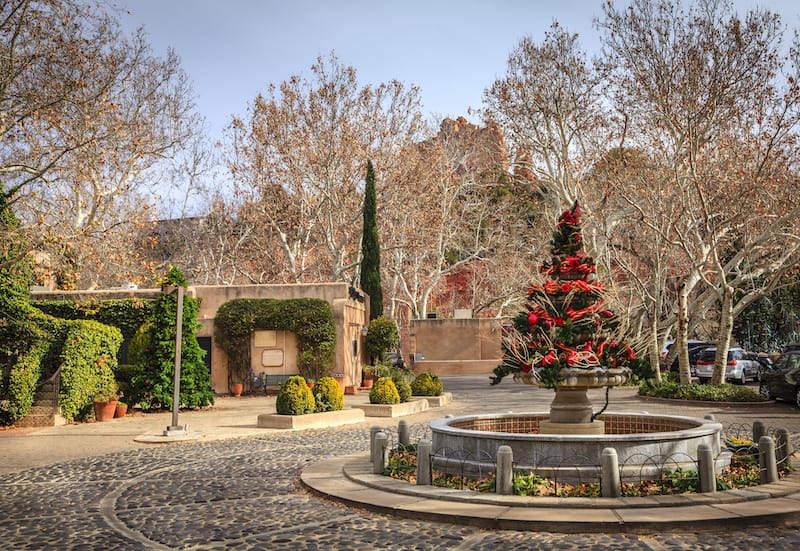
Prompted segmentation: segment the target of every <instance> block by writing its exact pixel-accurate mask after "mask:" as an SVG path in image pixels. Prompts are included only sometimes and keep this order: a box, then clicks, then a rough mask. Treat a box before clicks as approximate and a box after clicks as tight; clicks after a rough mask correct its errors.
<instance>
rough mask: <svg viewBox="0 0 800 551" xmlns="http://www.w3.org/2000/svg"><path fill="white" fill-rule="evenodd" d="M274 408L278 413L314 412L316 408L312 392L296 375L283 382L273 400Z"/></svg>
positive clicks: (299, 413)
mask: <svg viewBox="0 0 800 551" xmlns="http://www.w3.org/2000/svg"><path fill="white" fill-rule="evenodd" d="M334 382H335V381H334ZM337 386H338V383H337ZM275 409H276V411H277V412H278V413H279V414H280V415H305V414H307V413H314V410H315V409H316V403H315V402H314V394H312V392H311V389H310V388H308V384H307V383H306V380H305V379H304V378H303V377H300V376H299V375H296V376H294V377H289V378H288V379H286V380H285V381H284V382H283V384H282V385H281V388H280V390H279V391H278V397H277V399H276V401H275Z"/></svg>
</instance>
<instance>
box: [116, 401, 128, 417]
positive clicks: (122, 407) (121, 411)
mask: <svg viewBox="0 0 800 551" xmlns="http://www.w3.org/2000/svg"><path fill="white" fill-rule="evenodd" d="M126 415H128V404H123V403H119V402H118V403H117V407H116V408H115V409H114V418H117V417H125V416H126Z"/></svg>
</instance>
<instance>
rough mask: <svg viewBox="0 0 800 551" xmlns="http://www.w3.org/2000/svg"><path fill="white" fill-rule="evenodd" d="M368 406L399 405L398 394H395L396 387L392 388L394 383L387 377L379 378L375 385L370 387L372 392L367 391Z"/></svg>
mask: <svg viewBox="0 0 800 551" xmlns="http://www.w3.org/2000/svg"><path fill="white" fill-rule="evenodd" d="M369 403H370V404H399V403H400V394H398V392H397V387H396V386H394V381H392V380H391V379H390V378H389V377H381V378H380V379H378V380H377V381H375V384H373V385H372V390H370V391H369Z"/></svg>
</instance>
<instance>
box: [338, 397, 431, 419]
mask: <svg viewBox="0 0 800 551" xmlns="http://www.w3.org/2000/svg"><path fill="white" fill-rule="evenodd" d="M353 407H355V408H358V409H361V410H363V411H364V415H366V416H367V417H402V416H403V415H412V414H414V413H419V412H421V411H425V410H426V409H428V400H427V398H421V399H419V400H411V401H410V402H403V403H401V404H358V405H354V406H353Z"/></svg>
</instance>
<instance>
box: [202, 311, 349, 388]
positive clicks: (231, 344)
mask: <svg viewBox="0 0 800 551" xmlns="http://www.w3.org/2000/svg"><path fill="white" fill-rule="evenodd" d="M257 329H276V330H285V331H291V332H292V333H294V334H295V335H297V345H298V359H297V364H298V368H299V370H300V374H301V375H303V376H304V377H306V378H313V379H319V378H321V377H325V376H327V375H329V374H330V372H331V368H332V366H333V358H334V353H335V351H336V325H335V323H334V319H333V310H332V309H331V306H330V304H328V303H327V302H326V301H324V300H320V299H308V298H305V299H302V298H301V299H287V300H281V299H246V298H242V299H235V300H232V301H230V302H226V303H225V304H223V305H222V306H220V308H219V310H217V315H216V319H215V323H214V335H215V338H216V341H217V344H218V345H219V346H220V348H222V349H223V350H224V351H225V353H226V354H227V356H228V367H229V371H230V372H231V375H232V376H233V377H237V378H240V379H243V378H245V377H246V375H247V371H248V370H249V367H250V336H251V335H252V333H253V331H255V330H257Z"/></svg>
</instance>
